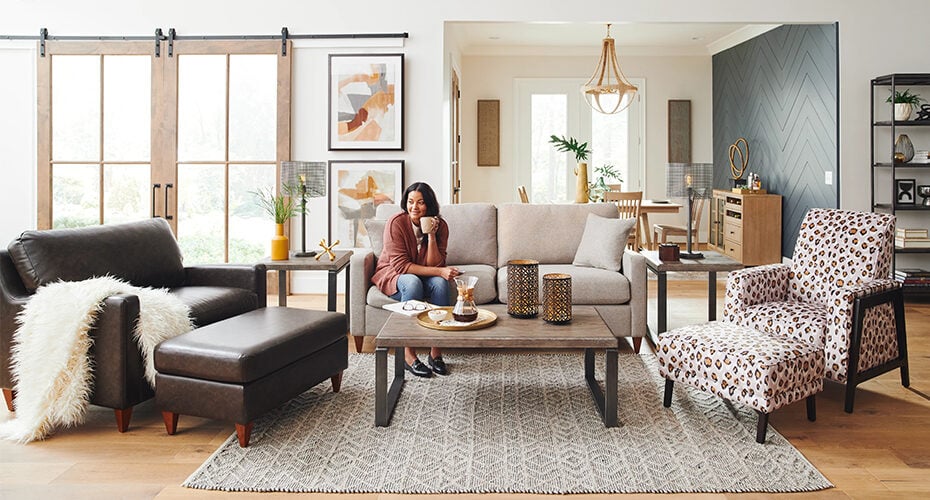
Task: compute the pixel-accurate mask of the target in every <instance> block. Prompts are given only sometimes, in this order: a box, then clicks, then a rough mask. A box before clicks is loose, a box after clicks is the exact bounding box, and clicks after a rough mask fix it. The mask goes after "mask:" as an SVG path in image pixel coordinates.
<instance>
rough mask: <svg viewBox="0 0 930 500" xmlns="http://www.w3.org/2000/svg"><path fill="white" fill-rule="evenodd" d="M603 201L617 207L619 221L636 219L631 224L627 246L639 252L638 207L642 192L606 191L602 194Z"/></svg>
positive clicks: (641, 200) (641, 199)
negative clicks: (631, 228)
mask: <svg viewBox="0 0 930 500" xmlns="http://www.w3.org/2000/svg"><path fill="white" fill-rule="evenodd" d="M604 201H605V202H607V203H615V204H616V205H617V210H619V211H620V218H621V219H636V223H635V224H633V230H632V231H630V237H629V240H628V242H627V245H628V246H629V247H630V249H631V250H639V206H640V205H641V204H642V202H643V192H642V191H627V192H620V191H607V192H605V193H604Z"/></svg>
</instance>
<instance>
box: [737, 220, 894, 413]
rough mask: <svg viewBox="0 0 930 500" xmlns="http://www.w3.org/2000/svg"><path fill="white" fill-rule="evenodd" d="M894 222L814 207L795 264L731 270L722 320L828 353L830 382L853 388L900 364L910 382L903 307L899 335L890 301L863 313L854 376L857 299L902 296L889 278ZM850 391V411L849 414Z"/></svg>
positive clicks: (803, 226) (799, 241)
mask: <svg viewBox="0 0 930 500" xmlns="http://www.w3.org/2000/svg"><path fill="white" fill-rule="evenodd" d="M894 224H895V217H894V216H893V215H890V214H879V213H869V212H855V211H849V210H834V209H820V208H815V209H811V210H810V211H809V212H808V213H807V216H806V217H805V218H804V221H803V222H802V223H801V229H800V232H799V234H798V239H797V243H796V244H795V249H794V256H793V257H792V262H791V264H773V265H768V266H759V267H755V268H750V269H744V270H741V271H735V272H731V273H730V275H729V277H728V279H727V289H726V298H725V302H724V314H723V317H724V320H725V321H729V322H732V323H736V324H739V325H743V326H749V327H752V328H755V329H758V330H760V331H763V332H766V333H769V334H773V335H780V336H784V337H787V338H792V339H796V340H800V341H803V342H808V343H810V344H812V345H815V346H818V347H821V348H823V350H824V355H825V357H826V360H825V361H826V372H825V376H826V378H828V379H830V380H834V381H837V382H840V383H844V382H846V383H849V382H852V385H853V386H854V385H855V384H856V383H858V382H861V381H862V380H857V379H859V378H860V377H859V375H860V374H863V373H866V372H869V371H870V370H872V372H870V373H871V376H874V375H876V374H877V373H875V371H876V370H878V371H880V372H884V371H887V370H885V369H883V368H882V367H885V368H888V369H894V368H895V366H891V365H894V364H901V363H902V362H903V367H902V372H901V375H902V383H904V385H905V386H906V385H908V381H907V358H906V347H905V346H904V345H903V344H904V337H903V306H902V307H901V313H900V315H898V316H899V317H900V318H901V323H902V325H901V331H900V332H899V331H898V328H897V326H898V325H897V322H896V313H895V306H894V305H893V302H892V301H890V300H889V301H888V302H885V303H882V304H879V305H877V306H875V307H870V308H867V309H865V310H864V312H863V326H862V330H861V335H860V338H861V340H860V346H859V350H858V351H857V353H856V356H855V357H856V358H857V363H856V364H857V367H858V368H857V370H856V376H855V377H850V376H849V365H850V360H851V357H850V351H851V348H852V346H853V344H854V343H855V342H854V341H853V338H852V336H853V330H854V325H853V321H854V307H855V302H856V299H857V298H860V299H862V298H866V297H874V296H877V295H880V294H887V295H889V296H891V295H893V294H897V295H900V290H899V288H900V285H899V284H898V283H897V282H895V281H894V280H893V279H890V278H889V276H890V275H891V262H892V258H893V255H894V254H893V252H894ZM899 337H900V339H901V340H900V343H901V344H902V345H900V346H899ZM867 378H869V377H867ZM850 379H852V380H850ZM847 389H848V390H847V395H848V397H847V411H852V399H851V396H849V394H850V390H849V388H848V387H847ZM853 390H854V388H853Z"/></svg>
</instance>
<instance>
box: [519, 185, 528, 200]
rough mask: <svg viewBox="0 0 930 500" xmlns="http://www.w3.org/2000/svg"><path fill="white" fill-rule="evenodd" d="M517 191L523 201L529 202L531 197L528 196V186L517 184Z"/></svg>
mask: <svg viewBox="0 0 930 500" xmlns="http://www.w3.org/2000/svg"><path fill="white" fill-rule="evenodd" d="M517 193H518V194H519V195H520V202H521V203H529V202H530V199H529V197H527V196H526V186H517Z"/></svg>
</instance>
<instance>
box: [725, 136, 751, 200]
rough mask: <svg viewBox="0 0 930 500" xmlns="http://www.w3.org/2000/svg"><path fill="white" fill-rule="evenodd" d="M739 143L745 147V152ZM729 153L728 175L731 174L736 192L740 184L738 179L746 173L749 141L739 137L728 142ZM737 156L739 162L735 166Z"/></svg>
mask: <svg viewBox="0 0 930 500" xmlns="http://www.w3.org/2000/svg"><path fill="white" fill-rule="evenodd" d="M740 144H742V145H743V146H744V147H745V149H746V152H745V153H744V152H743V148H741V147H740ZM729 154H730V175H731V176H733V186H734V187H733V192H734V193H738V192H739V191H737V189H740V188H739V187H737V186H739V184H740V183H739V180H740V179H742V178H743V174H744V173H746V167H748V166H749V143H748V142H746V139H745V138H743V137H740V138H739V139H737V140H736V142H734V143H733V144H730V150H729ZM737 156H739V163H740V166H739V167H737V166H736V157H737ZM750 187H752V186H750Z"/></svg>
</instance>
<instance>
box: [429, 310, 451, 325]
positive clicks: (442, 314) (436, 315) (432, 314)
mask: <svg viewBox="0 0 930 500" xmlns="http://www.w3.org/2000/svg"><path fill="white" fill-rule="evenodd" d="M426 314H427V315H429V319H431V320H433V321H435V322H436V323H439V322H440V321H442V320H444V319H446V316H447V315H448V314H449V313H447V312H446V311H444V310H442V309H430V311H429V312H428V313H426Z"/></svg>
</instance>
